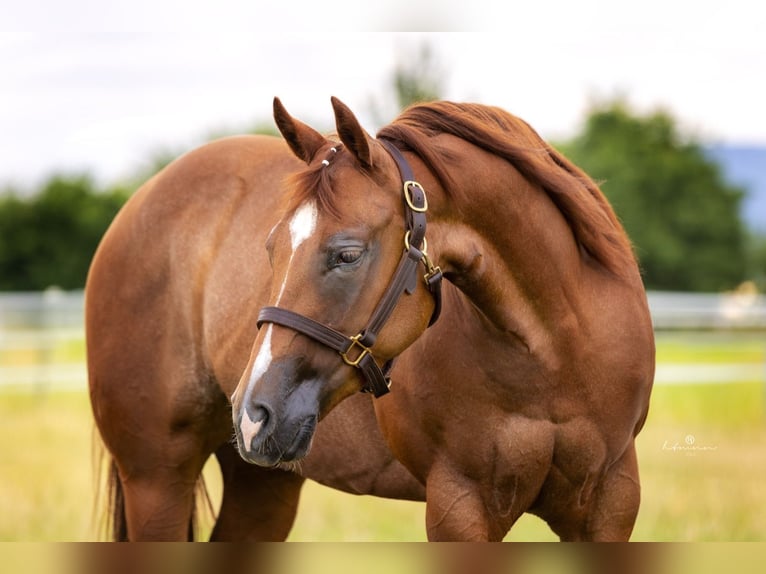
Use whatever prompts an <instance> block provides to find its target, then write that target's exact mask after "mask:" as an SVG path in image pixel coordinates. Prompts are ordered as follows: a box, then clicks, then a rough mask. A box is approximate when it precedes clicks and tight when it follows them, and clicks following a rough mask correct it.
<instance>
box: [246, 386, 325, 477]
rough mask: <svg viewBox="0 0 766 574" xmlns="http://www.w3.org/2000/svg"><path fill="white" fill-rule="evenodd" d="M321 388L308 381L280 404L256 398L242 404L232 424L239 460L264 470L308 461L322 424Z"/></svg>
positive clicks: (269, 399) (272, 400)
mask: <svg viewBox="0 0 766 574" xmlns="http://www.w3.org/2000/svg"><path fill="white" fill-rule="evenodd" d="M319 386H320V385H319V384H318V382H316V381H313V380H312V381H305V382H303V383H301V384H299V385H297V386H296V387H294V388H293V390H292V391H291V392H290V393H289V394H288V395H287V396H286V397H285V398H284V399H281V400H276V399H273V398H270V397H268V396H264V397H256V396H254V397H252V398H250V399H249V400H245V401H242V403H241V404H240V405H239V408H238V409H235V414H234V421H233V422H234V429H235V434H236V438H237V448H238V450H239V454H240V456H241V457H242V458H243V459H244V460H245V461H247V462H249V463H252V464H257V465H259V466H264V467H273V466H277V465H278V464H280V463H283V462H293V461H298V460H300V459H302V458H303V457H305V456H306V455H307V454H308V452H309V450H310V449H311V443H312V440H313V438H314V432H315V431H316V426H317V422H318V420H319V401H318V396H317V392H316V391H317V388H318V387H319Z"/></svg>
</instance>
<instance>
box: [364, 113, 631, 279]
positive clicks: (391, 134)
mask: <svg viewBox="0 0 766 574" xmlns="http://www.w3.org/2000/svg"><path fill="white" fill-rule="evenodd" d="M441 134H448V135H452V136H456V137H458V138H460V139H462V140H464V141H466V142H468V143H470V144H472V145H474V146H477V147H479V148H481V149H483V150H485V151H487V152H489V153H492V154H494V155H497V156H499V157H501V158H503V159H505V160H506V161H508V162H509V163H510V164H512V165H513V166H514V167H515V168H516V169H517V170H518V171H519V172H520V173H521V174H522V175H523V176H524V177H525V178H527V179H528V180H529V181H531V182H533V183H536V184H539V185H540V186H541V187H542V188H543V189H544V190H545V191H546V193H547V194H548V196H549V197H550V199H551V200H552V201H553V203H554V204H555V205H556V207H557V208H558V209H559V210H560V211H561V213H562V215H563V216H564V218H565V219H566V221H567V222H568V223H569V226H570V227H571V229H572V231H573V233H574V235H575V238H576V240H577V241H578V243H579V244H580V245H581V246H582V248H583V249H584V250H585V251H586V252H587V253H588V254H589V255H590V256H591V257H593V258H594V259H595V260H597V261H598V262H599V263H601V264H602V265H603V266H604V267H605V268H606V269H608V270H609V271H611V272H612V273H614V274H615V275H617V276H620V277H627V276H629V275H631V273H632V270H633V269H635V257H634V255H633V250H632V247H631V245H630V241H629V239H628V237H627V235H626V234H625V231H624V230H623V228H622V225H621V224H620V222H619V220H618V219H617V216H616V215H615V213H614V211H613V210H612V207H611V206H610V205H609V203H608V201H607V200H606V198H605V197H604V195H603V194H602V192H601V190H600V189H599V188H598V186H597V185H596V183H595V182H594V181H593V180H592V179H591V178H590V177H588V175H586V174H585V173H584V172H583V171H582V170H581V169H579V168H578V167H577V166H575V165H574V164H573V163H572V162H570V161H569V160H568V159H567V158H565V157H564V156H563V155H561V154H560V153H559V152H558V151H556V150H555V149H554V148H553V147H551V146H550V145H549V144H547V143H546V142H545V141H544V140H543V139H542V138H541V137H540V136H539V135H538V134H537V132H536V131H535V130H534V129H533V128H532V127H531V126H529V124H527V123H526V122H525V121H523V120H522V119H520V118H517V117H516V116H514V115H512V114H510V113H508V112H506V111H505V110H502V109H500V108H497V107H491V106H484V105H481V104H457V103H453V102H432V103H426V104H416V105H414V106H412V107H410V108H408V109H407V110H405V111H404V112H403V113H402V114H401V115H400V116H399V117H398V118H396V119H395V120H394V121H393V122H392V123H391V124H389V125H388V126H385V127H384V128H382V129H381V130H380V131H379V132H378V137H381V138H386V139H389V140H391V141H393V142H395V143H397V144H398V145H399V147H401V148H402V149H405V150H406V149H409V150H411V151H412V152H414V153H415V154H416V155H418V156H419V157H420V158H421V159H422V160H423V162H424V163H425V164H426V166H427V167H428V168H429V169H430V170H431V171H432V173H433V174H434V176H435V177H436V178H437V179H438V180H439V182H440V183H441V184H442V186H443V187H444V189H445V191H446V192H447V193H448V194H449V195H450V196H452V197H453V198H454V199H455V200H458V201H459V200H461V190H460V189H458V188H457V187H456V186H455V185H454V183H453V181H452V178H450V174H449V172H450V169H451V164H452V161H451V158H450V157H449V152H447V151H446V150H444V149H441V148H440V147H439V146H437V145H435V142H434V137H435V136H438V135H441ZM463 199H464V198H463Z"/></svg>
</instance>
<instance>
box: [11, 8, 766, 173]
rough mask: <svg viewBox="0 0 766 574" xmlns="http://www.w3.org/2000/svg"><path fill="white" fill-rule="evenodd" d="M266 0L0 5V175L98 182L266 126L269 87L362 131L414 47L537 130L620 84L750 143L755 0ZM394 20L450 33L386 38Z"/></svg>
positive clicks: (758, 135) (699, 124)
mask: <svg viewBox="0 0 766 574" xmlns="http://www.w3.org/2000/svg"><path fill="white" fill-rule="evenodd" d="M275 4H277V3H276V2H273V1H270V2H264V1H263V0H216V1H215V2H210V3H206V4H202V3H196V2H191V1H189V0H186V1H164V2H163V1H162V0H131V1H130V2H115V1H113V0H66V1H63V2H62V1H58V0H25V1H24V2H14V3H11V2H5V7H4V9H3V10H2V19H0V185H2V183H5V182H15V183H22V184H30V183H35V182H38V181H40V180H41V179H42V178H43V177H45V176H47V175H49V174H50V173H51V172H53V171H56V170H58V171H76V170H90V171H92V172H93V173H95V174H96V175H97V176H98V177H99V178H100V179H102V180H106V181H111V180H113V179H116V178H119V177H121V176H124V175H126V174H129V173H130V172H131V171H135V169H136V167H137V166H139V165H140V164H141V162H142V161H145V160H146V159H147V158H148V157H149V156H150V155H151V154H152V153H153V152H155V151H157V150H162V149H167V148H170V149H178V150H184V149H188V148H189V147H191V146H193V145H195V144H197V143H200V142H201V141H202V140H203V139H204V138H205V136H207V135H208V134H209V133H210V132H211V131H214V130H220V129H229V128H233V129H236V128H237V127H240V126H241V127H242V128H244V127H247V126H251V125H253V124H255V123H257V122H270V121H271V120H270V113H271V102H272V98H273V97H274V96H275V95H278V96H280V98H281V99H282V101H283V102H284V103H285V105H286V106H287V108H288V110H290V112H291V113H292V114H293V115H295V116H297V117H299V118H301V119H303V120H305V121H308V122H309V123H312V124H314V125H316V126H317V127H318V128H320V129H327V128H329V127H331V125H332V124H331V120H332V116H331V108H330V103H329V98H330V96H331V95H336V96H338V97H340V98H341V99H342V100H344V101H345V102H346V103H347V104H348V105H349V106H350V107H351V108H352V109H354V110H355V111H356V112H357V113H358V115H359V117H360V119H361V120H362V121H363V123H364V124H365V125H366V127H368V130H369V131H371V132H373V131H374V130H375V129H376V128H377V127H378V126H377V125H375V123H374V118H373V115H372V114H371V113H370V110H371V106H370V102H371V100H372V99H373V98H377V100H378V101H379V102H381V103H382V104H385V103H387V102H390V100H387V99H386V98H387V97H390V94H391V89H390V76H391V73H392V69H393V67H394V65H395V62H396V61H397V58H399V59H401V58H406V57H407V54H408V53H410V52H411V51H413V50H416V49H417V47H418V45H419V43H420V42H421V41H423V40H426V41H428V42H429V43H430V44H431V45H432V46H433V48H434V51H435V55H436V57H437V60H438V63H439V65H440V67H441V68H442V69H443V71H444V75H445V80H446V84H445V92H444V96H445V97H446V98H449V99H454V100H463V101H468V100H471V101H480V102H484V103H488V104H494V105H499V106H501V107H504V108H505V109H507V110H508V111H510V112H512V113H515V114H516V115H519V116H521V117H523V118H524V119H526V120H527V121H528V122H530V123H531V124H532V125H533V126H534V127H535V128H537V130H538V131H539V132H541V134H542V135H543V136H544V137H548V138H555V137H566V136H567V135H571V134H573V133H574V132H575V131H576V130H577V129H578V127H579V126H580V122H581V121H582V119H583V115H584V113H585V110H586V109H587V106H588V103H589V102H590V101H592V100H593V98H603V97H608V96H610V95H614V94H617V93H622V94H625V95H627V97H628V99H629V101H631V102H633V103H634V104H635V105H636V106H637V107H638V108H639V109H642V110H644V109H651V108H652V107H656V106H662V107H665V108H666V109H669V110H671V111H672V113H673V114H674V115H675V116H676V117H677V118H678V119H679V120H680V121H681V123H682V125H683V126H684V128H685V129H687V130H689V131H691V132H693V133H695V134H697V135H698V136H699V137H701V138H702V139H703V140H705V141H710V142H721V141H723V142H729V143H746V144H760V145H766V117H765V114H764V112H763V109H764V105H766V104H765V102H766V72H765V70H766V39H765V38H766V16H765V14H766V10H765V9H764V7H763V6H762V5H761V4H759V3H757V2H753V1H751V0H747V1H745V0H728V1H721V0H715V1H710V0H697V1H687V0H680V1H679V0H642V1H640V2H639V1H634V2H629V3H626V2H618V1H616V0H609V1H602V0H577V1H573V0H547V1H545V2H534V3H531V2H529V3H527V2H525V3H523V4H522V3H519V2H508V1H505V0H492V1H490V0H471V1H470V2H465V1H461V2H459V3H458V2H452V0H439V1H437V0H426V1H425V2H423V1H421V2H418V1H417V0H407V1H404V0H394V1H393V2H388V3H385V2H377V3H375V4H372V3H369V6H368V7H367V8H360V5H362V4H365V3H363V2H361V1H359V0H354V1H352V0H315V1H313V2H311V3H310V4H309V6H305V5H301V4H302V3H298V6H297V7H295V6H296V3H295V2H288V1H286V0H283V1H282V2H281V3H279V7H276V6H274V5H275ZM516 4H521V5H523V7H519V6H516ZM526 4H534V6H527V5H526ZM307 10H310V12H309V11H307ZM406 29H416V30H429V29H431V30H453V31H461V33H454V32H453V33H442V34H423V33H420V34H395V33H391V32H390V30H406Z"/></svg>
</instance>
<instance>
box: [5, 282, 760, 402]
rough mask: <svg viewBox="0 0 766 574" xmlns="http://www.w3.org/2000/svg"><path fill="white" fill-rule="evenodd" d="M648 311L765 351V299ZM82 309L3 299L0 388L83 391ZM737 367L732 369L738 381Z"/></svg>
mask: <svg viewBox="0 0 766 574" xmlns="http://www.w3.org/2000/svg"><path fill="white" fill-rule="evenodd" d="M649 306H650V308H651V312H652V320H653V321H654V325H655V329H657V330H658V331H668V330H678V331H695V330H730V331H737V332H739V331H758V332H759V336H760V332H761V331H762V332H763V333H764V346H766V296H763V295H757V294H754V293H740V294H720V295H718V294H690V293H667V292H650V293H649ZM83 309H84V296H83V293H82V291H75V292H63V291H59V290H48V291H45V292H42V293H5V294H0V388H2V387H4V386H17V385H24V386H29V385H34V386H37V387H40V388H41V389H45V388H48V387H49V386H55V387H56V388H62V387H75V388H84V387H85V384H86V380H87V376H86V371H85V365H84V362H83V353H82V350H83V349H84V327H83ZM732 367H737V368H739V369H740V370H741V371H742V372H743V373H744V372H747V373H749V374H748V377H751V376H752V373H753V372H756V371H758V369H760V372H761V373H762V374H763V377H764V378H765V379H766V365H764V366H757V365H755V366H754V365H749V366H744V367H743V366H737V365H732ZM737 368H733V369H731V376H732V377H734V378H735V379H736V378H739V377H738V376H737V375H736V373H738V372H739V371H738V370H737ZM743 369H744V370H743ZM677 371H678V368H677V367H670V368H668V367H663V366H662V365H660V366H659V367H658V382H659V381H660V379H662V378H663V377H665V376H666V375H667V378H668V381H667V382H672V381H673V380H674V379H683V378H684V376H685V375H682V374H680V373H679V372H677ZM711 372H712V371H710V370H709V369H707V370H706V373H707V376H710V373H711ZM663 373H664V374H663ZM743 376H744V375H743ZM687 378H688V377H687ZM695 379H697V377H695ZM703 379H704V377H703ZM700 381H701V382H702V379H700Z"/></svg>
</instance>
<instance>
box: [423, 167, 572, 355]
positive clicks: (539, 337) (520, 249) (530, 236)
mask: <svg viewBox="0 0 766 574" xmlns="http://www.w3.org/2000/svg"><path fill="white" fill-rule="evenodd" d="M465 166H466V167H467V169H464V170H461V171H460V172H459V173H458V174H456V176H453V179H454V180H455V181H456V182H457V184H458V185H459V186H460V187H461V188H462V189H460V190H459V192H458V193H453V194H451V195H450V197H447V196H446V195H443V194H442V197H441V198H439V200H438V202H439V204H440V209H439V210H438V211H436V217H434V218H433V221H431V222H429V233H428V234H429V241H430V242H431V244H432V245H433V246H434V249H433V251H434V255H436V257H437V258H438V262H439V264H440V265H441V266H442V268H443V269H444V271H445V275H446V277H447V278H448V279H449V280H450V281H451V282H452V283H453V284H454V285H455V286H457V287H458V289H459V290H460V291H462V292H463V294H464V295H465V296H466V297H467V298H468V299H470V301H471V303H472V305H473V306H474V307H475V308H476V309H478V310H479V311H480V312H481V314H482V315H483V316H484V317H485V318H486V319H487V320H488V321H485V322H488V323H489V328H492V329H495V330H497V331H500V332H503V333H506V334H508V335H511V336H513V337H515V338H516V339H518V340H519V341H521V342H522V343H523V344H524V345H525V346H527V347H528V348H530V347H538V348H539V347H540V346H545V345H547V342H548V341H550V340H551V337H550V333H551V332H552V331H553V330H556V331H560V330H561V329H562V328H564V326H565V325H566V324H570V323H571V319H573V318H576V317H577V316H578V313H577V308H578V307H579V302H578V293H579V292H580V288H579V282H580V281H581V279H582V272H583V271H582V269H583V266H582V259H581V257H582V256H581V254H580V250H579V247H578V246H577V243H576V242H575V240H574V237H573V233H572V231H571V228H570V227H569V225H568V224H567V222H566V220H565V219H564V217H563V215H562V214H561V212H560V211H559V210H558V208H557V207H556V206H555V205H554V204H553V202H552V201H551V199H550V198H549V197H548V195H547V193H546V192H545V191H544V190H542V189H541V188H539V187H537V186H535V185H533V184H532V183H530V182H529V181H527V180H526V179H525V178H524V177H523V176H522V175H521V174H520V173H519V172H518V171H516V170H515V169H514V168H513V167H512V166H511V165H509V164H508V163H506V162H505V161H503V160H501V159H499V158H495V157H494V156H492V157H486V158H483V161H482V162H476V163H473V164H469V163H467V162H466V163H465ZM487 174H490V175H487ZM434 184H435V182H434ZM435 185H436V184H435ZM437 193H440V192H437Z"/></svg>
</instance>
